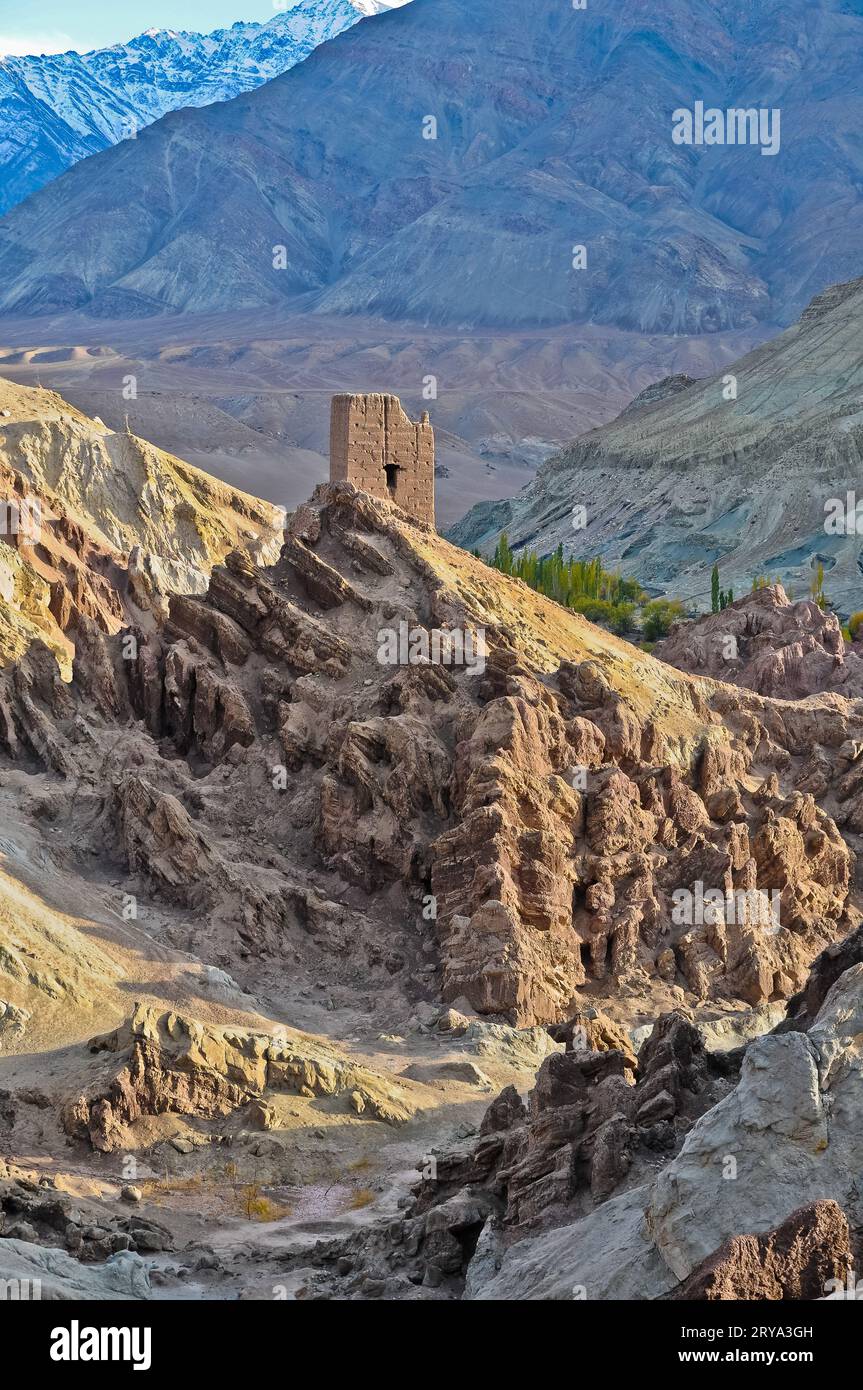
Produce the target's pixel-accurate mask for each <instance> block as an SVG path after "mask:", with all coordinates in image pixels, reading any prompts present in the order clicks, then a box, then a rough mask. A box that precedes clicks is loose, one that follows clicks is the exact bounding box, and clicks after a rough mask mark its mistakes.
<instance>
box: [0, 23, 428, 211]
mask: <svg viewBox="0 0 863 1390" xmlns="http://www.w3.org/2000/svg"><path fill="white" fill-rule="evenodd" d="M407 2H408V0H300V3H299V4H297V5H295V6H293V7H292V8H291V9H285V10H282V11H280V12H279V13H278V14H276V15H275V16H274V17H273V18H272V19H270V20H267V21H266V22H263V23H257V22H246V21H243V20H238V21H236V23H234V24H232V25H231V27H230V28H229V29H216V30H214V31H213V32H212V33H210V34H197V33H190V32H187V31H185V30H177V29H159V28H155V27H152V28H149V29H145V30H144V31H143V33H141V34H139V35H138V36H137V37H136V38H133V39H130V40H129V41H128V42H127V43H117V44H113V45H112V46H111V47H109V48H101V49H95V50H94V51H93V52H90V53H75V52H68V53H51V54H44V55H41V56H32V57H2V56H0V167H2V168H3V171H4V177H3V183H2V186H0V214H2V213H5V212H8V211H9V209H10V208H12V207H14V206H15V205H16V203H20V202H22V201H23V200H24V198H26V197H29V195H30V194H31V193H35V192H36V191H37V190H38V189H39V188H42V187H43V186H44V185H45V184H46V183H49V182H50V181H51V179H54V178H57V176H58V175H59V174H62V173H63V172H64V170H66V169H68V168H69V167H70V166H71V165H72V164H75V163H77V161H78V160H79V159H83V158H85V157H86V156H87V155H90V154H95V153H96V152H97V151H99V150H103V149H107V147H108V146H109V145H115V144H117V143H119V141H121V140H126V139H129V138H130V137H133V136H135V135H136V134H137V133H138V131H140V130H141V129H142V128H143V127H144V126H146V125H150V124H151V122H153V121H156V120H158V119H159V117H160V116H164V115H166V114H167V113H168V112H169V111H175V110H177V109H178V108H179V107H183V106H208V105H209V104H210V103H211V102H214V101H227V100H229V99H230V98H231V97H235V96H238V95H239V94H240V93H241V92H247V91H250V90H251V89H252V88H254V87H259V86H261V85H262V83H264V82H268V81H270V79H271V78H273V77H278V76H279V75H280V74H281V73H283V72H286V71H287V70H288V68H292V67H294V66H295V65H296V64H297V63H300V62H302V60H303V59H304V58H306V57H308V55H309V54H310V53H311V52H312V51H313V50H314V49H315V48H317V47H318V46H319V45H320V44H322V43H325V42H326V41H327V40H328V39H331V38H334V37H335V35H336V34H339V33H341V32H342V30H343V29H347V28H349V27H350V26H351V25H352V24H356V23H357V22H358V20H360V19H363V18H365V17H367V16H370V15H377V14H380V13H381V12H382V11H384V10H390V9H395V8H398V7H399V6H400V5H402V4H405V3H407Z"/></svg>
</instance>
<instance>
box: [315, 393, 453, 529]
mask: <svg viewBox="0 0 863 1390" xmlns="http://www.w3.org/2000/svg"><path fill="white" fill-rule="evenodd" d="M345 481H347V482H351V483H354V484H355V485H356V486H357V487H358V488H362V490H363V492H370V493H371V495H372V497H382V498H386V499H388V500H389V501H390V502H395V503H396V505H397V506H399V507H401V509H402V511H404V512H407V514H408V516H412V517H413V518H414V519H415V520H416V521H427V522H429V524H430V525H431V526H434V431H433V429H432V427H431V425H430V424H429V417H428V413H427V412H425V411H424V412H423V416H422V419H421V420H420V421H419V422H418V423H417V421H415V420H411V419H410V417H409V416H408V415H406V414H405V412H404V411H403V410H402V405H401V401H400V400H399V398H398V396H381V395H369V396H333V404H332V413H331V415H330V482H331V483H339V482H345Z"/></svg>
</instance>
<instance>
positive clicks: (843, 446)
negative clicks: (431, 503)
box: [450, 280, 863, 614]
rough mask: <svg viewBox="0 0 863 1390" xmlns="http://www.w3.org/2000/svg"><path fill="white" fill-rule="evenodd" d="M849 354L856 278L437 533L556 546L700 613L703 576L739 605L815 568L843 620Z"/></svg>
mask: <svg viewBox="0 0 863 1390" xmlns="http://www.w3.org/2000/svg"><path fill="white" fill-rule="evenodd" d="M861 341H863V280H856V281H852V282H850V283H849V284H846V285H835V286H832V287H831V289H830V290H828V291H827V292H826V293H825V294H823V295H819V296H818V297H817V298H816V299H815V300H814V301H813V303H812V304H811V305H810V307H809V308H808V309H807V310H806V312H805V313H804V314H803V316H802V318H801V320H800V322H799V323H797V324H795V325H794V326H793V327H792V328H789V329H788V330H787V331H786V332H785V333H783V334H782V335H781V336H780V337H779V338H777V339H776V340H774V341H772V342H770V343H766V344H765V345H764V346H762V347H759V348H757V349H756V350H755V351H754V352H751V353H749V354H748V356H746V357H744V358H743V359H742V360H741V361H740V362H738V363H735V364H734V365H733V366H732V367H731V368H730V369H727V370H724V371H723V372H721V373H717V374H716V375H714V376H711V377H707V378H705V379H704V380H703V381H696V382H692V383H689V384H687V383H686V380H685V378H672V379H669V381H668V382H666V383H664V384H662V385H663V387H664V389H659V388H651V389H650V390H648V391H647V392H645V393H644V394H643V396H642V397H639V398H638V400H636V401H635V402H634V403H633V405H632V406H630V407H629V408H628V409H627V410H625V411H624V412H623V414H622V415H620V416H619V417H618V418H617V419H616V420H614V421H613V422H612V423H611V424H610V425H606V426H604V427H602V428H601V429H598V430H591V431H590V432H589V433H587V434H584V435H582V436H581V437H580V438H579V439H577V440H576V441H575V442H574V443H573V444H572V445H570V447H569V448H568V449H566V450H564V451H563V452H562V453H561V454H558V455H557V456H556V457H555V458H553V459H550V460H549V461H548V462H547V463H546V464H545V465H544V466H543V467H542V468H541V469H540V471H539V472H538V474H537V476H536V478H535V479H534V481H533V482H532V483H531V484H530V485H529V486H528V487H526V488H524V489H523V490H522V491H521V492H520V493H519V495H518V496H517V497H515V498H512V499H511V500H508V501H500V502H496V503H481V504H479V505H478V506H476V507H474V508H472V510H471V511H470V512H469V513H468V514H467V516H465V517H464V518H463V519H462V520H461V521H460V522H459V523H458V524H457V525H456V526H455V527H454V528H453V530H452V532H451V533H450V534H451V536H452V538H453V539H455V540H457V541H458V542H459V544H461V545H465V546H468V547H471V548H472V547H474V546H480V547H481V548H482V549H483V550H486V549H489V548H490V547H493V545H494V543H495V541H496V538H497V537H498V536H499V535H500V533H501V531H506V533H507V536H508V537H509V540H510V543H511V544H512V545H514V546H515V547H516V548H518V547H521V546H525V545H527V546H529V547H530V548H532V549H536V550H538V551H539V552H540V553H545V552H548V551H550V550H553V549H554V548H555V547H556V546H557V545H558V544H560V543H561V542H562V543H563V545H564V549H565V550H566V551H570V550H571V551H572V552H573V553H575V554H579V555H595V554H601V555H602V556H603V558H604V560H605V561H606V563H609V564H613V565H619V566H620V567H621V568H622V570H623V571H624V573H627V574H636V575H637V576H638V577H639V578H640V579H641V581H642V582H643V583H646V584H649V585H652V586H654V587H655V588H656V590H657V591H661V590H663V589H666V588H667V589H668V590H669V591H670V592H673V593H676V594H681V595H684V596H687V597H691V598H694V599H696V600H697V601H698V603H699V605H700V607H701V608H702V609H703V608H704V607H705V606H706V605H707V604H709V600H710V570H711V567H712V566H713V564H714V563H717V564H718V565H719V567H720V571H721V578H722V585H723V587H724V588H733V589H734V591H735V593H736V594H737V595H738V596H739V595H740V594H742V593H743V592H744V591H746V590H748V589H750V588H751V585H752V580H753V578H754V577H755V576H758V575H767V576H768V577H769V578H770V579H773V580H780V581H781V582H783V583H784V584H786V587H788V588H789V589H790V590H791V591H792V593H793V595H794V597H797V598H799V597H802V596H805V595H807V594H808V592H809V586H810V583H811V581H812V579H813V575H814V574H815V572H816V569H817V565H818V564H819V562H820V563H821V564H822V565H823V566H824V571H825V574H824V588H825V591H826V593H827V595H828V597H829V598H830V599H831V600H832V601H833V602H834V603H835V604H836V605H837V608H838V609H839V611H840V612H842V613H843V614H847V613H849V612H851V611H853V610H854V609H856V608H859V607H860V570H861V554H863V525H861V520H860V515H861V513H860V512H858V511H857V499H858V497H859V498H860V500H861V501H863V488H861V486H860V478H861V449H863V430H861V414H860V397H861V389H863V352H861ZM855 489H856V491H855ZM577 505H581V506H584V507H585V508H586V510H587V525H586V526H584V527H583V528H580V529H577V530H576V529H574V526H573V517H574V514H573V508H574V507H575V506H577ZM861 511H863V509H861ZM575 517H576V519H578V520H581V519H582V518H581V517H580V515H579V514H578V513H576V514H575Z"/></svg>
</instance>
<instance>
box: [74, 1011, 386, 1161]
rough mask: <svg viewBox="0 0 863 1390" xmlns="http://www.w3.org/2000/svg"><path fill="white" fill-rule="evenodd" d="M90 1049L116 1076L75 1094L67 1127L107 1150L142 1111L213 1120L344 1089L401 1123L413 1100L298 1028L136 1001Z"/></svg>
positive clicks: (362, 1108) (353, 1100)
mask: <svg viewBox="0 0 863 1390" xmlns="http://www.w3.org/2000/svg"><path fill="white" fill-rule="evenodd" d="M90 1049H91V1051H93V1052H108V1053H111V1054H116V1055H117V1056H118V1059H119V1061H118V1065H117V1066H116V1067H115V1068H114V1069H113V1071H112V1074H110V1075H109V1076H108V1077H106V1078H105V1079H104V1080H101V1081H99V1082H96V1083H94V1085H93V1086H92V1087H91V1088H90V1089H89V1090H88V1091H86V1092H84V1093H83V1094H81V1095H79V1096H76V1097H75V1098H74V1099H73V1100H71V1101H70V1102H69V1103H68V1104H67V1106H66V1108H65V1111H64V1115H63V1123H64V1126H65V1128H66V1130H67V1132H68V1133H69V1134H71V1135H73V1136H75V1137H77V1138H82V1139H83V1138H86V1139H87V1140H89V1142H90V1144H92V1146H93V1148H95V1149H99V1150H101V1151H102V1152H104V1153H110V1152H112V1151H114V1150H116V1149H118V1148H122V1147H123V1145H124V1144H127V1143H129V1142H130V1132H129V1129H130V1126H132V1125H134V1124H135V1122H136V1121H137V1120H140V1119H142V1118H143V1117H147V1116H150V1117H152V1116H158V1115H190V1116H197V1117H198V1118H200V1119H203V1120H214V1119H218V1118H222V1117H224V1116H227V1115H229V1114H231V1113H232V1112H233V1111H235V1110H238V1109H240V1108H241V1107H242V1106H250V1107H251V1106H252V1105H253V1103H254V1104H255V1105H256V1107H257V1108H256V1109H255V1112H254V1114H253V1115H250V1119H251V1121H252V1123H254V1124H255V1126H256V1127H258V1123H259V1122H258V1115H259V1106H258V1105H257V1103H258V1102H260V1100H261V1098H262V1097H263V1096H265V1095H266V1094H268V1093H272V1092H277V1091H293V1092H295V1093H297V1094H300V1095H305V1096H321V1095H323V1096H341V1095H346V1096H348V1097H349V1099H350V1105H351V1108H352V1109H353V1110H354V1111H356V1112H357V1113H359V1114H366V1113H367V1114H368V1115H370V1116H373V1117H374V1118H376V1119H379V1120H384V1121H385V1122H386V1123H388V1124H401V1123H403V1122H404V1121H405V1120H406V1119H407V1118H408V1117H409V1115H410V1114H411V1104H410V1102H409V1100H408V1098H407V1097H406V1096H405V1094H404V1092H403V1091H401V1090H400V1089H399V1087H398V1086H396V1085H394V1084H393V1083H391V1082H389V1081H387V1080H385V1079H384V1078H382V1077H379V1076H377V1075H376V1074H375V1073H374V1072H371V1071H369V1070H368V1069H367V1068H364V1067H358V1066H356V1065H354V1064H353V1063H350V1062H347V1061H345V1060H344V1059H342V1058H339V1057H338V1055H337V1054H335V1053H333V1052H331V1053H327V1052H326V1051H325V1050H324V1048H323V1047H322V1046H321V1045H319V1044H317V1043H316V1042H313V1041H312V1040H311V1039H305V1038H304V1037H303V1035H302V1034H294V1035H292V1036H291V1037H285V1038H284V1039H278V1038H273V1037H271V1036H269V1035H267V1034H264V1033H253V1032H251V1031H248V1030H245V1031H243V1030H238V1029H230V1028H223V1029H218V1028H215V1027H211V1026H208V1025H206V1024H202V1023H199V1022H197V1021H196V1020H194V1019H188V1018H184V1017H182V1016H181V1015H179V1014H175V1013H162V1014H160V1013H159V1012H158V1010H156V1009H153V1008H151V1007H148V1006H141V1005H137V1006H136V1008H135V1011H134V1013H133V1014H132V1017H131V1018H130V1019H129V1021H128V1023H126V1024H125V1025H123V1026H122V1027H121V1028H119V1029H116V1030H115V1031H114V1032H113V1033H109V1034H106V1035H105V1036H103V1037H99V1038H94V1039H93V1040H92V1041H91V1043H90Z"/></svg>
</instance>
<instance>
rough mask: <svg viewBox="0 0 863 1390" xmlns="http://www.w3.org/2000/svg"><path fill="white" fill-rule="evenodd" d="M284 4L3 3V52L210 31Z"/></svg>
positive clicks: (260, 0)
mask: <svg viewBox="0 0 863 1390" xmlns="http://www.w3.org/2000/svg"><path fill="white" fill-rule="evenodd" d="M289 8H291V3H289V2H286V0H281V3H279V4H278V5H275V4H274V3H273V0H121V3H119V4H118V3H117V0H39V3H38V5H35V4H30V5H28V4H22V3H21V0H0V53H4V52H6V53H10V52H11V53H43V52H44V53H57V52H63V51H64V50H65V49H67V48H77V49H78V50H79V51H81V52H85V51H86V50H87V49H89V48H104V47H106V46H107V45H108V44H112V43H119V42H122V41H124V40H126V39H131V38H134V36H135V35H136V34H140V33H141V31H142V30H143V29H150V28H157V29H197V30H202V31H204V32H206V31H208V30H210V29H219V28H222V27H224V26H226V25H228V24H233V22H234V20H236V19H272V17H273V15H274V14H276V13H277V12H278V10H284V9H289Z"/></svg>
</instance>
